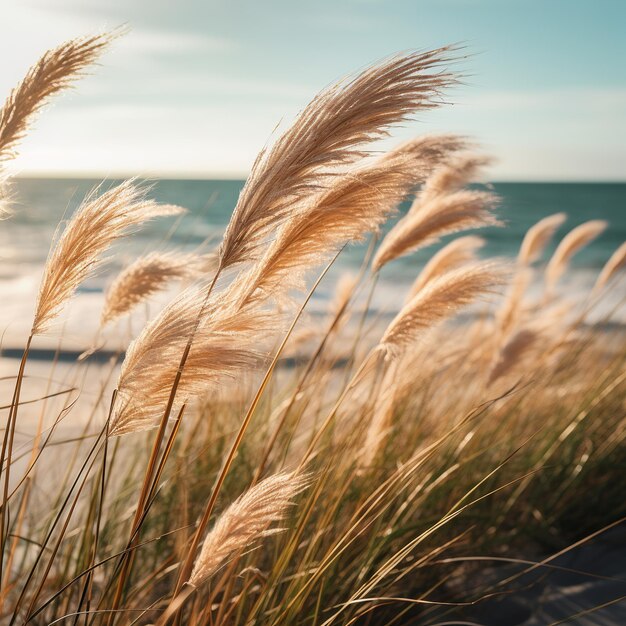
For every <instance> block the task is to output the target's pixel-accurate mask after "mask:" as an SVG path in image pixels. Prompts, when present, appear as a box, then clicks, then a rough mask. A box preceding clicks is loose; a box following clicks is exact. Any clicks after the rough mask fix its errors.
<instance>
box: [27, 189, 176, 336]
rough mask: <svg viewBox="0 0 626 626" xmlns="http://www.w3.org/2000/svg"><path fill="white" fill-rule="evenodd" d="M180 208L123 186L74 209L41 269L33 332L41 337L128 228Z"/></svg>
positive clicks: (173, 212)
mask: <svg viewBox="0 0 626 626" xmlns="http://www.w3.org/2000/svg"><path fill="white" fill-rule="evenodd" d="M181 211H182V209H180V208H179V207H174V206H172V205H159V204H157V203H156V202H154V201H152V200H147V199H146V197H145V191H143V190H141V189H139V188H137V187H135V186H134V185H133V184H132V182H125V183H122V184H121V185H118V186H117V187H114V188H113V189H110V190H109V191H106V192H104V193H102V194H100V195H96V192H93V193H92V194H91V195H90V196H89V197H88V198H86V199H85V201H84V202H83V203H82V205H81V206H80V207H79V208H78V209H77V210H76V212H75V213H74V215H73V216H72V218H71V219H70V220H69V222H68V223H67V226H66V227H65V230H64V231H63V233H62V235H61V236H60V238H59V240H58V242H57V243H56V245H55V247H54V250H53V251H52V253H51V255H50V257H49V258H48V261H47V263H46V267H45V269H44V274H43V278H42V281H41V286H40V289H39V297H38V300H37V308H36V312H35V319H34V322H33V328H32V333H33V334H39V333H41V332H44V331H45V330H46V329H47V328H48V326H49V324H50V322H51V321H52V319H53V318H54V317H55V316H56V315H57V314H58V313H59V310H60V309H61V307H62V305H63V303H64V302H65V301H66V300H67V299H68V298H70V297H71V296H72V295H73V293H74V291H75V290H76V288H77V287H78V285H79V284H80V283H81V282H82V281H84V280H85V279H86V278H87V277H88V276H89V275H90V274H93V272H94V271H95V270H96V269H97V268H98V266H99V265H100V264H101V263H102V258H101V257H102V254H103V253H104V252H105V251H106V250H107V248H109V246H111V244H112V243H113V242H115V241H116V240H117V239H119V238H120V237H121V236H123V235H124V234H126V233H127V232H128V230H129V229H130V228H132V227H133V226H137V225H139V224H141V223H142V222H145V221H146V220H149V219H151V218H154V217H159V216H165V215H176V214H178V213H180V212H181Z"/></svg>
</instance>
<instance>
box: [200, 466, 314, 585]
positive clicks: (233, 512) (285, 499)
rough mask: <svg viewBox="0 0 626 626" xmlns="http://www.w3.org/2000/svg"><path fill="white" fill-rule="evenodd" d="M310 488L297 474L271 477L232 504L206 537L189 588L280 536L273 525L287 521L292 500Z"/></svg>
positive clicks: (278, 530) (304, 479)
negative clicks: (252, 548)
mask: <svg viewBox="0 0 626 626" xmlns="http://www.w3.org/2000/svg"><path fill="white" fill-rule="evenodd" d="M307 485H308V478H307V477H306V476H303V475H301V474H297V473H296V472H289V473H286V472H285V473H280V474H275V475H274V476H270V477H269V478H266V479H265V480H263V481H261V482H260V483H258V484H257V485H255V486H253V487H250V489H248V491H247V492H246V493H244V494H243V495H242V496H240V497H239V498H238V499H237V500H235V502H233V503H232V504H231V505H230V506H229V507H228V508H227V509H226V510H225V511H224V512H223V513H222V514H221V515H220V516H219V517H218V518H217V521H216V522H215V525H214V526H213V528H212V530H211V531H210V532H209V533H208V535H207V536H206V538H205V540H204V543H203V544H202V548H201V549H200V553H199V554H198V557H197V559H196V562H195V563H194V566H193V570H192V572H191V576H190V577H189V581H188V584H190V585H192V586H194V587H197V586H199V585H201V584H202V583H204V582H206V581H207V579H208V578H210V577H211V576H212V575H213V574H214V573H215V572H216V571H217V570H218V569H219V568H220V567H221V566H222V565H223V564H224V563H225V562H226V561H227V560H228V559H229V558H230V557H232V556H233V555H234V554H235V553H237V552H239V551H241V550H244V549H245V548H247V547H249V546H251V545H254V544H255V543H256V542H258V541H259V540H261V539H262V538H263V537H267V536H268V535H270V534H275V533H277V532H280V529H276V528H271V526H272V524H274V523H276V522H282V521H283V520H284V519H285V516H286V513H287V509H288V508H289V507H290V506H293V504H294V502H293V499H294V498H295V497H296V496H297V495H298V494H299V493H300V492H302V491H303V490H304V489H305V488H306V487H307Z"/></svg>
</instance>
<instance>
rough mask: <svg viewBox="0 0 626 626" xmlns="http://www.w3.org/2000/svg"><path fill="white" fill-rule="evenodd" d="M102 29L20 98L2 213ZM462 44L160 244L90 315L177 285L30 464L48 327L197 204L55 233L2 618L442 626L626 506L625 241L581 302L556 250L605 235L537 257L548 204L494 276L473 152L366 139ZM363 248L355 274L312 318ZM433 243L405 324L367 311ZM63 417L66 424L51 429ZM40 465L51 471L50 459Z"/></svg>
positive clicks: (434, 83) (383, 81) (9, 428)
mask: <svg viewBox="0 0 626 626" xmlns="http://www.w3.org/2000/svg"><path fill="white" fill-rule="evenodd" d="M114 36H115V35H113V36H111V35H102V36H95V37H91V38H86V39H76V40H74V41H71V42H69V43H67V44H64V45H62V46H60V47H59V48H57V49H55V50H52V51H50V52H48V53H47V54H46V55H44V57H42V58H41V60H40V61H39V62H38V63H37V64H36V65H35V66H33V68H32V69H31V70H30V71H29V72H28V74H27V75H26V77H25V78H24V80H23V82H22V83H21V84H20V85H18V86H17V87H16V88H15V90H14V91H13V92H12V93H11V94H9V96H8V99H7V100H6V102H5V104H4V106H3V108H2V110H1V111H0V167H2V168H3V171H4V172H5V176H4V177H3V185H4V191H3V197H4V198H5V205H6V208H5V219H11V211H12V210H14V209H13V208H12V207H11V205H10V180H8V176H7V175H6V164H7V163H8V162H9V160H10V159H11V158H12V157H13V156H14V154H15V152H16V150H17V148H18V145H19V140H20V139H21V138H22V137H23V136H24V134H25V133H26V132H27V130H28V128H29V125H30V123H31V122H32V119H33V115H34V114H36V113H38V112H39V111H40V109H41V108H42V106H43V105H44V104H45V103H46V102H47V101H48V99H49V98H50V97H52V96H54V95H55V94H56V93H57V92H59V91H61V90H63V89H65V88H67V87H68V86H69V85H70V84H71V83H72V81H73V80H74V79H75V78H77V77H78V76H80V75H81V74H82V73H83V72H84V71H85V70H86V69H87V67H88V66H89V65H90V64H92V63H93V62H94V60H95V59H96V58H97V57H98V56H99V55H100V53H101V52H102V51H103V50H104V49H106V48H107V47H108V46H109V44H110V43H111V41H112V39H113V38H114ZM460 55H461V51H459V50H458V49H455V48H453V47H445V48H441V49H438V50H433V51H429V52H416V53H408V54H403V55H398V56H395V57H392V58H389V59H386V60H383V61H382V62H380V63H378V64H376V65H373V66H371V67H369V68H367V69H365V70H364V71H362V72H361V73H359V74H357V75H355V76H352V77H350V78H348V79H346V80H343V81H340V82H337V83H335V84H333V85H332V86H330V87H329V88H327V89H326V90H325V91H322V92H321V93H320V94H318V95H317V96H316V97H315V98H314V99H313V100H312V101H311V102H310V104H309V105H308V106H306V107H305V108H304V109H303V110H302V111H301V113H300V114H299V115H298V117H297V118H296V119H295V121H294V122H293V124H292V125H291V126H289V127H288V128H287V129H286V130H285V131H284V132H283V133H282V134H281V135H279V136H278V137H277V138H276V139H275V140H274V141H273V142H272V143H271V144H269V145H268V147H267V148H266V149H265V150H264V151H262V152H261V153H260V154H259V157H258V159H257V160H256V162H255V163H254V166H253V168H252V171H251V172H250V175H249V178H248V180H247V181H246V183H245V186H244V188H243V190H242V192H241V194H240V196H239V200H238V202H237V204H236V206H234V207H233V212H232V217H231V219H230V222H229V224H228V226H227V228H226V229H225V232H224V234H223V238H222V240H221V242H220V243H219V245H218V246H217V247H216V248H215V250H214V251H213V252H211V253H210V254H194V253H190V252H189V251H180V252H179V251H176V250H170V251H168V252H166V253H163V252H160V251H157V250H154V251H149V252H148V253H147V254H146V256H144V257H141V258H138V259H136V261H135V262H134V263H133V264H131V265H130V266H129V267H127V268H126V269H125V270H124V271H123V272H122V274H121V275H120V276H118V277H117V278H115V279H114V280H113V281H112V282H111V285H110V288H109V290H108V292H107V293H106V294H105V296H104V298H103V302H102V318H101V325H102V327H105V326H107V325H110V324H112V323H113V322H114V321H116V320H119V319H122V318H124V317H127V316H133V315H136V314H137V313H138V312H140V311H141V312H143V309H142V308H141V306H140V305H141V304H142V303H144V302H145V300H146V299H148V298H150V297H152V296H153V295H154V294H156V293H158V292H162V291H163V290H164V289H168V290H174V294H175V295H174V297H173V299H172V300H171V301H170V302H169V304H167V305H166V306H165V307H164V308H163V309H162V310H160V311H159V312H157V313H156V314H155V315H153V316H152V318H151V319H150V320H149V321H148V322H147V324H146V325H145V326H144V327H143V328H142V329H141V330H140V331H139V332H138V333H136V335H135V337H134V338H133V339H132V341H131V342H130V343H129V344H128V345H127V346H126V348H125V350H124V352H123V353H122V354H120V355H119V359H113V360H112V361H111V362H110V363H107V364H105V365H104V366H102V367H100V368H99V369H98V368H95V369H94V368H92V369H90V370H89V369H88V368H89V367H90V363H91V359H93V358H94V354H96V353H97V350H98V344H97V341H96V339H95V338H94V346H93V347H92V348H91V349H90V350H86V352H85V353H84V354H83V355H82V356H81V358H80V359H79V360H77V362H75V363H74V364H72V365H71V367H70V370H69V371H70V372H71V374H70V375H69V377H68V380H71V381H72V382H71V384H68V388H69V387H72V389H73V388H74V387H80V385H79V384H78V383H79V381H80V380H81V377H82V376H83V375H86V374H84V373H85V372H89V374H88V375H89V376H94V375H96V373H97V374H98V375H99V376H101V377H102V383H101V384H100V382H98V383H97V384H96V385H94V386H95V387H96V388H98V385H100V387H99V388H100V389H101V391H100V393H98V394H94V396H93V409H92V410H91V411H90V412H88V414H86V415H85V414H83V415H76V406H75V405H74V401H75V399H76V392H74V391H72V393H67V394H66V395H65V396H63V404H62V407H61V409H60V410H59V411H58V413H56V414H54V415H50V414H49V412H50V411H51V409H50V407H51V406H52V405H51V404H49V403H48V402H47V400H46V398H47V396H46V394H48V395H49V393H50V392H49V391H44V392H42V394H41V397H40V398H39V399H38V402H39V405H40V410H41V416H42V417H41V419H40V421H39V424H38V426H37V424H36V426H37V427H36V428H35V429H34V430H33V432H31V433H29V435H28V441H29V446H27V447H26V448H25V447H24V445H23V444H21V445H20V446H19V447H18V446H17V445H16V433H20V432H23V428H22V427H21V422H20V416H21V413H22V412H23V407H24V398H25V397H26V395H28V398H30V399H32V397H33V394H34V392H31V393H29V394H26V395H25V390H27V389H28V388H29V385H31V384H33V381H32V380H31V379H30V378H29V376H28V370H29V351H30V350H31V348H32V346H33V345H34V344H35V343H36V342H37V341H38V340H40V338H41V337H42V336H44V335H47V336H54V334H55V333H60V332H61V331H59V325H58V323H57V320H59V319H63V315H64V311H65V309H66V308H67V307H70V306H71V298H72V296H73V294H74V293H75V291H76V289H77V287H78V286H79V285H80V284H81V283H82V282H83V281H84V280H85V279H87V278H88V277H89V276H91V275H92V274H93V272H95V271H97V270H98V269H99V268H100V267H101V265H102V264H103V263H104V262H105V261H106V257H107V250H109V248H110V246H111V245H112V244H113V243H115V242H117V241H118V240H121V239H123V238H125V237H128V236H132V233H133V232H134V231H136V229H138V228H140V227H141V225H142V224H143V223H145V222H146V221H148V220H153V219H160V218H161V217H163V216H168V215H173V214H181V212H183V209H181V208H180V207H177V206H172V205H160V204H158V203H156V202H155V201H153V200H151V199H150V195H149V189H148V188H146V187H145V186H144V185H142V184H141V183H139V182H138V181H136V180H130V181H127V182H124V183H122V184H121V185H118V186H116V187H113V188H111V189H108V190H103V189H96V190H94V192H93V193H92V194H90V195H89V196H88V197H86V198H85V199H84V201H83V202H82V204H81V206H80V207H79V208H78V210H77V211H76V212H75V213H74V214H73V215H72V216H71V217H69V218H68V220H67V222H66V223H65V224H64V225H63V227H62V230H61V231H60V234H59V235H58V237H57V238H56V241H54V242H53V243H52V247H51V251H50V255H49V257H48V261H47V264H46V266H45V269H44V271H43V275H42V280H41V286H40V290H39V293H38V294H33V299H36V307H35V314H34V318H33V321H32V330H31V334H30V337H29V339H28V340H27V343H26V345H25V346H24V353H23V357H22V360H21V362H19V363H17V362H16V368H15V370H16V371H15V375H14V376H13V377H12V378H11V385H12V388H13V395H12V398H5V399H4V400H3V402H2V404H3V411H2V412H3V431H2V436H3V441H2V460H1V467H2V475H1V476H0V489H1V490H2V496H1V499H2V502H1V504H2V509H1V515H0V518H1V519H0V522H1V525H0V545H1V548H2V558H1V559H0V582H1V585H2V588H1V592H0V614H1V615H2V620H3V623H7V624H11V625H13V624H16V625H17V624H20V625H22V624H74V625H78V624H81V625H82V624H85V625H88V624H89V625H98V624H103V625H106V626H113V625H114V624H115V625H121V624H158V625H159V626H164V625H165V624H168V623H169V624H185V625H186V624H190V625H196V624H207V625H209V624H210V625H211V626H218V625H225V624H229V625H230V624H247V625H249V624H263V625H276V626H278V625H284V624H303V625H310V626H313V625H315V626H329V625H330V624H345V625H348V624H394V623H419V624H429V623H432V624H434V623H437V622H441V623H443V622H444V621H445V620H442V618H441V615H442V613H441V611H442V607H445V606H450V607H454V606H455V605H459V604H464V603H470V604H472V603H476V602H480V601H481V599H482V598H485V597H488V596H493V595H494V594H501V593H508V592H510V591H511V589H513V588H514V587H515V580H514V579H511V578H509V579H507V580H502V581H500V582H495V583H494V581H493V579H490V580H489V582H487V579H486V578H484V577H482V576H481V571H482V569H483V568H484V567H485V562H486V561H485V557H492V558H494V559H504V560H506V559H517V558H524V559H526V560H527V561H528V567H529V568H533V567H534V568H537V567H541V568H544V569H547V570H549V568H550V557H549V555H550V554H553V553H554V552H556V551H560V550H562V549H564V548H566V547H567V546H568V545H570V544H572V543H573V542H576V541H579V540H581V539H584V538H585V537H587V536H589V535H592V534H594V533H597V532H599V531H601V530H602V529H603V528H605V527H607V526H610V525H612V524H616V523H618V522H619V521H620V520H621V519H622V518H623V516H624V515H626V500H625V499H624V498H623V494H624V493H625V492H626V472H625V471H624V470H625V469H626V463H625V461H626V449H625V447H624V435H625V433H626V414H625V413H626V405H625V404H624V397H625V394H624V392H625V390H626V368H625V365H626V342H625V341H624V333H623V330H622V329H621V327H620V326H619V325H611V324H609V322H610V321H611V317H612V316H613V315H615V314H616V313H617V310H611V311H610V312H608V313H606V314H605V313H603V314H602V315H601V316H599V317H598V316H597V315H596V316H595V317H593V315H592V314H593V313H594V312H597V310H598V305H599V303H601V302H603V298H604V296H605V294H606V292H607V289H609V288H610V286H611V285H616V284H619V281H620V280H621V279H622V278H621V276H620V272H621V270H622V269H623V267H624V265H625V264H626V247H624V246H622V247H621V248H619V249H618V250H616V251H615V253H614V254H613V256H612V258H611V260H610V261H609V262H608V263H607V265H606V266H605V268H604V269H603V270H602V272H601V273H600V274H599V276H598V279H597V282H596V285H595V287H594V288H593V290H592V291H590V292H589V293H588V294H583V295H582V296H580V297H578V298H577V299H572V298H571V294H567V293H564V290H563V289H562V288H561V286H562V279H563V276H564V275H565V274H566V273H567V271H568V267H569V263H570V261H571V259H572V257H573V256H574V254H576V253H577V252H578V251H579V250H580V249H581V248H582V247H583V246H585V245H586V244H588V243H589V242H590V241H591V240H592V239H593V238H595V237H596V236H598V235H599V234H600V233H601V232H602V231H603V230H604V229H605V228H607V227H609V225H607V224H606V223H605V222H603V221H601V220H594V221H591V222H587V223H585V224H583V225H581V226H578V227H576V228H575V229H573V230H570V232H569V234H567V235H566V236H565V237H564V238H563V239H562V240H561V242H560V243H559V245H558V247H557V249H556V252H555V253H554V254H553V255H552V256H551V258H549V259H546V253H545V251H546V246H547V245H548V243H549V242H550V241H551V240H552V238H553V237H554V235H555V233H556V231H557V229H558V228H559V227H561V226H562V224H563V223H564V222H565V220H566V215H565V214H556V215H552V216H549V217H547V218H545V219H544V220H542V221H541V222H539V223H538V224H536V225H535V226H534V227H533V228H531V229H530V230H529V231H528V233H527V235H526V237H525V239H524V241H523V244H522V246H521V248H520V250H519V254H518V256H517V258H516V259H513V260H511V259H508V260H506V259H485V258H484V256H481V254H480V252H481V247H482V245H483V243H484V240H483V238H482V237H481V236H480V232H479V229H481V228H483V227H488V226H489V227H492V226H500V227H502V228H506V226H505V225H503V224H501V223H500V220H499V219H498V211H497V206H498V198H497V196H496V195H495V194H494V192H493V191H492V190H491V189H490V188H489V186H486V185H481V184H480V182H481V180H483V177H484V170H485V167H486V166H487V165H488V163H489V158H488V157H487V156H486V155H484V154H482V153H481V152H480V151H479V149H478V148H477V146H476V144H475V143H474V142H473V141H471V140H469V139H467V138H466V137H460V136H455V135H428V136H421V137H418V138H416V139H414V140H410V141H408V142H404V143H401V144H399V145H397V146H396V147H395V148H392V149H391V150H389V151H387V152H385V153H381V152H380V150H373V149H372V145H373V142H376V141H377V140H379V139H382V138H385V137H387V136H388V135H389V133H390V132H391V131H392V129H393V127H394V126H397V125H398V124H400V123H405V124H406V123H408V121H409V120H410V119H411V118H412V116H414V115H415V114H420V115H422V114H423V115H427V112H428V110H429V109H431V108H433V107H438V106H445V104H444V95H445V94H446V93H447V90H448V89H449V88H450V87H452V86H453V85H454V84H455V83H456V82H457V81H458V76H457V75H456V73H455V72H454V70H453V69H450V68H454V67H455V63H456V61H458V59H459V57H460ZM376 145H378V144H376ZM407 200H408V201H410V208H409V209H408V211H400V210H399V206H400V204H401V203H402V202H404V201H407ZM565 209H566V207H565ZM15 210H19V209H15ZM389 220H391V221H392V225H391V227H390V228H389V224H388V222H389ZM385 224H387V226H386V227H385V230H383V225H385ZM466 231H471V232H466ZM477 231H478V232H477ZM449 235H455V238H452V239H451V240H448V239H446V242H444V243H442V238H444V237H447V236H449ZM356 242H361V243H366V244H367V245H366V246H365V247H366V249H367V251H366V252H365V254H364V256H363V262H362V267H361V271H360V273H359V274H358V275H355V276H345V277H343V278H342V279H341V280H340V281H339V282H338V283H337V286H336V290H335V297H334V299H333V300H332V301H331V302H330V303H329V305H328V310H327V312H326V314H325V315H324V316H323V317H320V316H310V315H309V314H308V310H307V304H308V303H309V301H310V299H311V297H312V296H313V294H314V293H315V290H316V288H317V287H318V285H319V282H320V280H322V279H323V277H324V276H325V275H326V272H327V271H328V269H329V268H330V267H331V266H332V264H333V262H334V260H335V259H336V258H337V256H338V255H339V254H341V253H342V251H343V250H344V248H345V246H347V245H350V244H352V243H356ZM444 244H445V245H444ZM425 247H430V248H431V249H432V256H431V259H430V261H429V262H428V263H427V265H426V266H425V267H424V268H423V269H422V270H421V271H420V272H419V273H418V274H417V275H416V278H415V282H414V284H413V286H412V287H411V289H410V290H409V291H408V292H407V293H400V292H399V293H398V294H397V302H396V305H397V306H395V308H392V311H393V315H389V316H380V315H377V314H376V313H375V312H372V311H371V310H370V306H369V305H370V302H371V298H372V294H374V293H375V290H376V288H377V277H378V275H379V272H381V271H382V270H383V269H384V268H392V267H393V264H394V263H395V262H397V260H398V259H400V258H401V257H405V256H406V255H410V254H412V253H413V252H415V251H416V250H418V249H422V248H425ZM87 347H88V346H85V348H87ZM109 382H110V384H109ZM74 383H76V384H74ZM29 401H30V400H29ZM55 406H56V405H55ZM44 418H45V419H44ZM68 422H74V423H75V424H77V426H76V429H77V432H78V433H79V435H78V436H77V437H74V438H73V439H72V440H64V441H59V438H58V437H57V433H58V430H59V427H60V425H61V424H67V423H68ZM44 424H46V426H45V427H44ZM47 460H48V461H47ZM50 460H51V462H52V463H57V464H59V465H60V466H61V467H62V468H63V472H62V475H63V476H64V479H63V480H60V481H58V482H57V481H56V480H55V481H54V482H51V481H50V479H49V477H47V476H46V472H44V471H42V470H41V468H42V467H44V463H46V462H50ZM513 578H514V577H513Z"/></svg>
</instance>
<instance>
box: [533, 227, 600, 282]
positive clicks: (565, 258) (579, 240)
mask: <svg viewBox="0 0 626 626" xmlns="http://www.w3.org/2000/svg"><path fill="white" fill-rule="evenodd" d="M606 227H607V223H606V222H605V221H604V220H590V221H588V222H585V223H584V224H581V225H580V226H577V227H576V228H574V229H572V230H571V231H570V232H569V233H568V234H567V235H565V237H563V239H562V241H561V242H560V243H559V245H558V247H557V249H556V250H555V251H554V254H553V255H552V258H551V259H550V262H549V263H548V266H547V267H546V273H545V278H546V293H548V294H551V293H552V292H553V291H554V288H555V286H556V283H557V281H558V280H559V278H561V276H562V275H563V274H564V273H565V270H566V269H567V266H568V264H569V262H570V260H571V258H572V257H573V256H574V255H575V254H576V253H577V252H578V251H579V250H581V248H584V247H585V246H586V245H588V244H589V243H590V242H591V241H593V240H594V239H595V238H596V237H599V236H600V235H601V234H602V232H604V230H605V229H606Z"/></svg>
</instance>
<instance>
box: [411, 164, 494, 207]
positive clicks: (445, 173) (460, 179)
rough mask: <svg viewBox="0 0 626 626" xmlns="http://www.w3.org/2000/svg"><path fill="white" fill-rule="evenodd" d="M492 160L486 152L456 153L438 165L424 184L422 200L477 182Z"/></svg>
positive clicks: (452, 191)
mask: <svg viewBox="0 0 626 626" xmlns="http://www.w3.org/2000/svg"><path fill="white" fill-rule="evenodd" d="M491 162H492V159H491V157H489V156H487V155H484V154H473V153H465V154H459V155H456V156H455V157H454V158H452V159H450V160H449V161H448V162H447V163H444V165H442V166H440V167H437V168H436V169H435V171H434V172H433V174H432V176H431V177H430V178H429V179H428V180H427V181H426V183H425V184H424V188H423V189H422V193H421V200H422V202H425V201H427V200H431V199H433V198H436V197H437V196H441V195H444V194H449V193H454V192H455V191H459V189H462V188H463V187H465V185H468V184H469V183H472V182H476V181H477V180H478V179H479V178H480V176H481V174H482V171H483V169H484V168H485V167H487V166H488V165H490V164H491Z"/></svg>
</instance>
